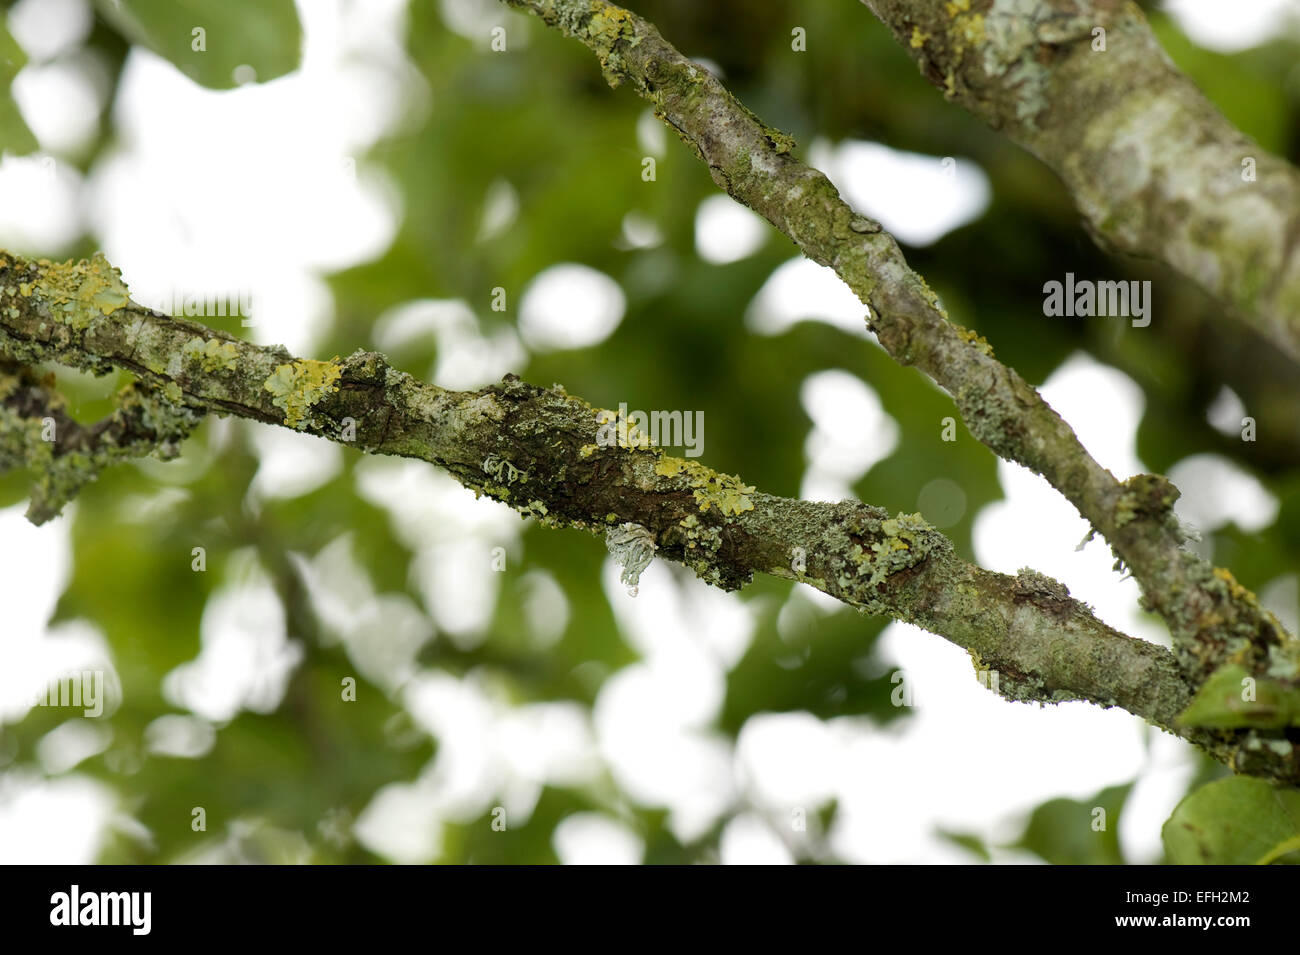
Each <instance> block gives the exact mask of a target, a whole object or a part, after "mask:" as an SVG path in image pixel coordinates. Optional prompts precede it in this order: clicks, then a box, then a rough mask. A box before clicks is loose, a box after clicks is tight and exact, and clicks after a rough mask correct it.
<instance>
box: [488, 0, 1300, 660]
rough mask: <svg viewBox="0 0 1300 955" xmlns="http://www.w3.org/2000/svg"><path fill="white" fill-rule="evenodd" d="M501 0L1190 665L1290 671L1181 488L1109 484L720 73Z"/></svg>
mask: <svg viewBox="0 0 1300 955" xmlns="http://www.w3.org/2000/svg"><path fill="white" fill-rule="evenodd" d="M503 2H505V3H507V4H509V5H510V6H514V7H519V8H521V9H524V10H528V11H530V12H531V13H533V14H535V15H537V16H538V17H540V18H541V19H542V20H543V21H544V22H546V23H547V24H549V25H551V26H553V27H556V28H558V29H560V30H561V31H563V32H564V33H566V34H567V35H569V36H572V37H575V38H576V39H578V40H580V41H582V42H583V43H584V44H586V45H587V46H588V47H590V48H591V49H592V51H593V52H594V53H595V54H596V55H597V57H598V59H599V61H600V65H601V68H602V70H603V71H604V73H605V76H606V79H608V80H609V82H610V84H611V85H614V86H617V85H619V84H620V83H622V82H628V83H630V84H631V85H632V86H634V87H635V88H636V90H637V92H638V93H639V94H640V95H641V96H642V97H643V98H644V99H646V100H648V101H649V102H650V103H651V104H652V105H653V106H654V108H655V111H656V114H657V115H658V116H659V117H660V118H661V119H663V120H664V122H666V123H667V124H668V125H669V126H671V127H672V128H673V129H674V130H676V132H677V134H678V136H680V137H681V139H682V141H683V142H685V143H686V144H687V145H688V146H690V147H691V148H692V149H693V150H694V151H695V153H696V154H697V155H698V156H699V157H700V158H701V159H703V160H704V162H705V163H706V164H707V165H708V167H709V172H710V174H711V175H712V176H713V179H714V181H715V182H716V183H717V184H718V185H719V186H720V187H721V188H723V189H725V190H726V191H727V193H728V194H730V195H731V196H732V197H733V198H735V199H736V200H737V201H739V202H742V203H744V204H745V205H747V206H749V207H750V208H751V209H753V210H754V211H756V212H758V213H760V214H761V215H763V216H764V217H765V218H766V219H767V220H768V221H769V222H771V223H772V224H773V225H774V226H776V227H777V228H778V229H780V230H781V231H782V232H783V233H784V234H785V235H787V236H788V237H789V238H790V239H792V240H793V241H794V242H795V243H796V244H797V245H798V246H799V248H800V249H801V250H802V251H803V253H804V254H805V255H806V256H808V257H809V258H810V259H813V260H814V261H816V262H819V263H821V264H822V265H827V266H830V267H831V268H833V269H834V270H835V271H836V273H838V274H839V276H840V277H841V278H842V279H843V280H844V281H845V283H847V284H848V286H849V287H850V288H851V289H853V291H854V292H855V293H857V295H858V297H859V298H861V299H862V300H863V301H864V302H866V303H867V304H868V305H870V306H871V310H872V317H871V323H872V329H873V331H875V332H876V334H877V337H878V338H879V340H880V343H881V345H882V346H883V347H884V348H885V350H886V351H888V352H889V354H890V355H892V356H893V357H894V359H895V360H897V361H898V362H900V363H901V364H904V365H915V366H916V367H917V368H919V369H921V370H922V371H924V372H925V373H926V374H927V375H928V376H929V377H930V378H931V379H932V380H933V381H934V382H935V383H936V384H938V385H939V386H940V387H942V388H943V389H944V390H945V391H947V392H948V393H949V394H950V395H952V397H953V399H954V400H955V402H956V404H957V407H958V408H959V409H960V411H961V413H962V416H963V418H964V420H965V421H966V424H967V426H968V427H969V428H970V430H971V433H972V434H974V435H975V437H977V438H978V439H979V440H980V441H982V442H983V443H984V444H986V445H988V446H989V447H990V448H991V449H992V450H993V451H995V452H996V453H997V454H999V455H1000V456H1002V457H1003V458H1006V459H1007V460H1008V461H1014V462H1016V463H1018V464H1022V465H1024V466H1025V467H1027V468H1029V469H1030V470H1032V471H1035V472H1036V473H1038V474H1041V475H1043V477H1045V478H1046V479H1047V480H1048V482H1049V483H1051V485H1052V486H1053V487H1055V488H1056V489H1057V490H1058V491H1060V492H1061V493H1062V494H1063V495H1065V497H1066V498H1067V499H1068V500H1070V501H1071V502H1072V503H1073V504H1074V505H1075V507H1077V508H1078V510H1079V512H1080V513H1081V514H1082V515H1083V516H1084V517H1085V518H1087V519H1088V520H1089V521H1091V522H1092V525H1093V527H1094V528H1096V529H1097V530H1098V531H1100V532H1101V534H1102V535H1103V536H1105V538H1106V539H1107V540H1108V541H1109V542H1110V544H1111V547H1112V548H1113V549H1114V551H1115V554H1116V556H1117V557H1119V558H1120V560H1121V561H1123V563H1124V564H1125V565H1127V567H1128V568H1129V570H1130V571H1131V572H1132V574H1133V576H1134V577H1135V578H1136V579H1137V581H1138V583H1139V584H1140V585H1141V587H1142V590H1143V594H1144V601H1145V604H1146V606H1148V607H1149V608H1150V609H1152V610H1154V611H1156V612H1158V613H1159V614H1160V615H1161V616H1162V617H1163V618H1164V619H1165V621H1166V623H1167V624H1168V625H1169V628H1170V632H1171V633H1172V635H1173V638H1174V642H1175V646H1176V648H1177V649H1178V651H1179V663H1180V665H1181V666H1182V667H1183V668H1184V669H1185V670H1186V671H1187V672H1188V673H1189V674H1192V675H1195V676H1196V677H1197V678H1203V677H1204V676H1205V675H1206V674H1208V673H1209V672H1210V671H1211V670H1213V669H1215V668H1216V667H1217V666H1219V665H1221V664H1222V663H1223V662H1224V661H1225V660H1226V659H1230V658H1231V659H1236V660H1239V661H1241V662H1245V663H1248V664H1249V665H1251V666H1253V667H1257V668H1260V669H1271V670H1273V671H1274V672H1285V673H1286V674H1288V675H1289V676H1300V641H1296V640H1295V638H1293V637H1292V636H1291V635H1289V634H1288V633H1287V632H1286V630H1285V629H1284V628H1283V627H1282V626H1281V624H1280V623H1279V622H1278V621H1277V619H1276V618H1275V617H1274V616H1273V615H1272V614H1270V613H1268V612H1267V611H1265V610H1263V609H1262V608H1261V607H1260V606H1259V604H1258V602H1257V601H1256V600H1255V598H1254V596H1253V595H1252V594H1251V593H1250V592H1249V591H1247V590H1245V588H1243V587H1241V585H1240V584H1238V583H1237V582H1236V581H1235V580H1234V579H1233V578H1232V575H1231V574H1229V573H1228V572H1227V571H1223V570H1218V569H1216V568H1213V567H1211V566H1210V565H1209V564H1208V563H1207V562H1205V561H1204V560H1202V559H1201V558H1200V557H1199V556H1197V555H1195V554H1193V553H1190V552H1188V551H1186V550H1184V549H1183V545H1184V544H1185V543H1186V537H1185V535H1184V533H1183V530H1182V528H1181V526H1180V525H1179V523H1178V520H1177V519H1176V518H1175V516H1174V513H1173V504H1174V501H1175V500H1176V499H1177V497H1178V490H1177V488H1175V487H1174V486H1173V485H1172V484H1170V483H1169V482H1168V481H1167V480H1166V479H1164V478H1162V477H1158V476H1154V475H1137V476H1135V477H1132V478H1130V479H1129V480H1127V481H1124V482H1120V481H1118V480H1116V479H1115V477H1114V475H1112V474H1111V473H1110V472H1109V471H1107V470H1106V469H1105V468H1103V467H1102V466H1101V465H1099V464H1098V463H1097V462H1096V461H1095V460H1093V458H1092V457H1091V456H1090V455H1089V454H1088V452H1087V451H1086V450H1085V449H1084V447H1083V445H1082V444H1081V443H1080V442H1079V439H1078V438H1077V437H1076V436H1075V434H1074V432H1073V431H1072V430H1071V429H1070V426H1069V425H1067V424H1066V423H1065V422H1064V421H1063V420H1062V419H1061V417H1060V416H1059V415H1058V414H1057V413H1056V412H1055V411H1053V410H1052V408H1051V407H1050V406H1049V405H1048V404H1047V402H1046V401H1044V400H1043V398H1042V396H1041V395H1039V394H1038V392H1037V391H1036V390H1035V389H1034V388H1033V387H1032V386H1030V385H1029V383H1028V382H1026V381H1025V380H1024V379H1023V378H1021V377H1020V375H1019V374H1017V373H1016V372H1015V370H1013V369H1011V368H1008V367H1006V366H1005V365H1003V364H1002V363H1001V362H999V361H997V359H995V358H994V357H993V350H992V349H991V348H990V347H989V345H988V343H987V342H984V341H983V340H982V339H980V338H979V337H978V336H977V335H975V334H973V333H972V332H970V331H968V330H967V329H963V328H961V327H959V326H957V325H955V324H953V323H952V322H950V321H949V319H948V316H947V313H946V312H945V311H944V310H943V308H942V306H941V305H940V304H939V302H938V300H937V299H936V297H935V295H934V293H933V292H932V291H931V290H930V288H929V287H928V286H927V285H926V283H925V280H924V279H922V278H921V276H919V275H918V274H917V273H915V272H913V271H912V270H911V269H910V268H909V267H908V265H907V262H906V260H905V259H904V257H903V254H902V252H901V251H900V250H899V248H898V244H897V243H896V242H895V241H894V239H893V237H892V236H890V235H889V234H888V233H886V232H884V231H883V230H882V229H881V227H880V225H879V223H876V222H874V221H872V220H870V219H868V218H866V217H864V216H862V215H859V214H858V213H856V212H854V211H853V209H852V208H850V206H849V205H848V204H847V203H846V202H845V201H844V200H843V199H842V198H841V197H840V195H839V192H838V191H837V190H836V188H835V187H834V186H833V185H832V184H831V182H830V181H829V180H828V179H827V178H826V177H825V176H824V175H823V174H822V173H821V172H819V171H817V170H816V169H813V168H811V167H809V166H807V165H805V164H804V163H802V162H800V161H799V160H798V159H796V158H795V157H794V156H793V155H792V154H791V149H792V148H793V146H794V143H793V142H792V141H791V140H790V138H789V137H788V136H786V135H785V134H784V133H781V132H779V131H777V130H774V129H772V128H770V127H768V126H766V125H764V124H763V123H762V121H760V120H759V119H758V118H757V117H756V116H754V114H753V113H751V112H750V111H749V110H748V109H746V108H745V107H744V106H743V105H742V104H741V103H740V102H738V101H737V100H736V99H735V97H733V96H732V95H731V93H730V92H728V90H727V89H726V88H725V87H724V86H723V85H722V83H721V82H720V81H719V80H718V79H717V77H715V76H714V75H713V74H712V73H710V72H709V71H708V70H706V69H704V68H703V67H700V66H697V65H696V64H694V63H692V62H691V61H690V60H688V59H687V58H686V57H684V56H683V55H682V54H681V53H679V52H678V51H677V50H676V49H674V48H673V46H672V45H671V44H669V43H668V42H667V41H666V40H664V38H663V37H662V36H660V34H659V32H658V31H657V30H656V29H655V28H654V26H652V25H651V24H649V23H647V22H646V21H645V20H643V19H641V18H640V17H638V16H636V15H635V14H633V13H630V12H628V11H627V10H624V9H622V8H621V7H618V6H615V5H614V4H611V3H607V2H605V0H503ZM953 6H960V4H954V5H953Z"/></svg>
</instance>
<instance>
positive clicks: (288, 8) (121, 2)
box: [96, 0, 302, 89]
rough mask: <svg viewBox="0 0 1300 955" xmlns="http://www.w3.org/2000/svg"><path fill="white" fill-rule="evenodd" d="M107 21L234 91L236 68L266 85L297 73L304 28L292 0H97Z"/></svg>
mask: <svg viewBox="0 0 1300 955" xmlns="http://www.w3.org/2000/svg"><path fill="white" fill-rule="evenodd" d="M96 7H97V8H98V10H99V12H100V13H101V14H102V15H103V17H104V18H105V19H106V20H108V21H109V22H110V23H112V24H113V25H114V27H116V28H117V30H118V32H120V33H121V34H122V35H123V36H124V37H126V38H127V39H128V40H130V41H131V42H132V43H138V44H140V45H141V46H147V47H148V48H149V49H151V50H153V51H154V52H155V53H157V54H158V55H159V56H162V57H165V58H166V59H168V60H170V61H171V62H172V63H174V64H175V65H176V66H177V68H179V69H180V71H181V72H182V73H184V74H185V75H186V76H188V77H189V78H190V79H192V80H194V81H195V82H196V83H200V84H202V85H203V86H207V87H210V88H212V89H230V88H231V87H233V86H238V85H239V84H240V83H241V82H244V81H245V78H244V77H243V76H242V75H241V76H240V77H239V78H238V79H236V69H237V68H242V67H251V69H252V71H253V72H252V74H250V75H249V76H248V79H256V80H258V81H261V82H265V81H266V80H270V79H274V78H275V77H277V76H283V75H284V74H285V73H288V72H290V71H291V70H293V69H296V68H297V66H298V62H299V59H300V57H301V52H302V28H301V27H300V26H299V23H298V14H297V11H296V10H295V9H294V5H293V0H97V3H96Z"/></svg>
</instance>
